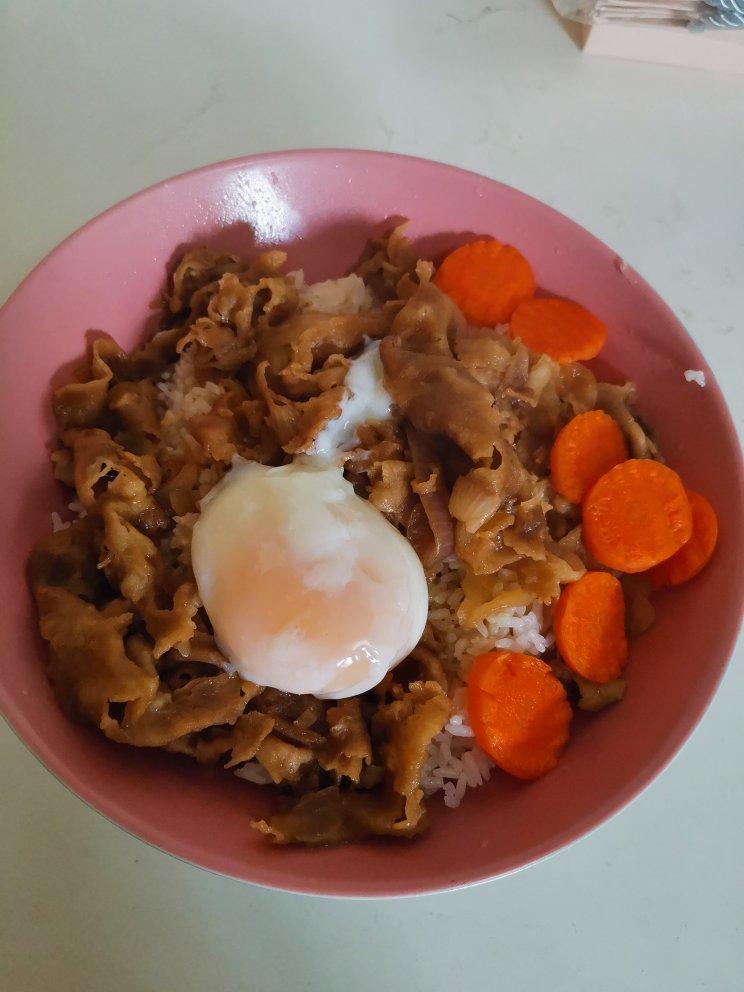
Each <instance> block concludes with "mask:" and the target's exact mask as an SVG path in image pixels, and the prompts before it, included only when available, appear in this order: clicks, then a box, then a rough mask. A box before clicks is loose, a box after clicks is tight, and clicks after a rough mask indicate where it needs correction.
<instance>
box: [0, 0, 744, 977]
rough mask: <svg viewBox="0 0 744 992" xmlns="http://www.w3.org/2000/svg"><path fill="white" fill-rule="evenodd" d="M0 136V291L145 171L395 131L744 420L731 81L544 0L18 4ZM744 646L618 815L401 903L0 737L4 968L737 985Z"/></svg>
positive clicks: (740, 967) (1, 97)
mask: <svg viewBox="0 0 744 992" xmlns="http://www.w3.org/2000/svg"><path fill="white" fill-rule="evenodd" d="M0 134H1V135H2V139H0V183H1V184H2V191H3V196H2V200H1V201H0V230H2V238H1V239H0V299H1V298H3V297H4V296H5V295H7V294H8V293H9V292H10V291H11V290H12V289H13V287H14V286H15V285H16V284H17V283H18V282H19V281H20V279H21V278H22V277H23V275H24V274H25V273H26V272H27V271H28V270H29V269H30V268H31V267H32V266H33V265H34V264H35V263H36V262H37V261H38V260H39V259H40V258H41V257H42V256H43V255H44V254H45V253H46V252H47V251H48V250H49V249H51V248H52V247H54V245H55V244H56V243H57V242H59V241H60V240H61V239H62V238H63V237H64V236H65V235H66V234H68V233H69V232H70V231H72V230H73V229H74V228H76V227H78V226H79V225H80V224H81V223H82V222H83V221H85V220H87V219H88V218H89V217H91V216H93V215H94V214H96V213H98V212H99V211H101V210H103V209H104V208H105V207H107V206H109V205H110V204H112V203H114V202H115V201H117V200H119V199H121V198H122V197H124V196H127V195H128V194H129V193H132V192H134V191H135V190H137V189H139V188H141V187H143V186H146V185H149V184H150V183H152V182H154V181H155V180H158V179H161V178H163V177H166V176H169V175H172V174H174V173H178V172H182V171H184V170H185V169H190V168H192V167H195V166H198V165H201V164H204V163H207V162H210V161H215V160H219V159H226V158H230V157H232V156H237V155H242V154H246V153H250V152H258V151H266V150H272V149H282V148H292V147H312V146H317V147H320V146H349V147H360V148H379V149H392V150H395V151H400V152H407V153H412V154H415V155H421V156H425V157H429V158H434V159H440V160H443V161H447V162H452V163H455V164H457V165H461V166H465V167H467V168H469V169H474V170H476V171H478V172H482V173H484V174H485V175H488V176H492V177H494V178H497V179H500V180H503V181H504V182H506V183H510V184H512V185H514V186H517V187H519V188H521V189H523V190H525V191H526V192H528V193H531V194H532V195H534V196H536V197H538V198H540V199H541V200H544V201H546V202H547V203H550V204H552V205H553V206H555V207H557V208H558V209H559V210H561V211H563V212H564V213H566V214H568V215H569V216H571V217H573V218H574V219H575V220H577V221H578V222H579V223H580V224H583V225H584V226H586V227H587V228H589V230H591V231H592V232H594V233H595V234H596V235H598V236H599V237H600V238H602V239H603V240H605V241H606V242H608V243H609V244H610V245H612V246H613V248H614V249H615V250H616V251H617V252H618V253H619V254H620V255H621V256H622V257H624V258H626V259H628V261H629V262H630V263H631V264H632V265H633V266H634V267H635V268H637V269H638V270H639V271H640V272H641V273H642V274H643V275H644V276H645V277H646V278H647V279H649V280H650V282H651V283H652V284H653V285H654V286H655V287H656V289H657V290H658V291H659V292H660V293H661V295H662V296H663V297H664V298H665V299H666V300H667V301H668V302H669V304H670V305H671V306H672V308H673V309H674V310H675V312H676V313H677V314H678V315H679V316H680V318H681V319H682V321H683V322H684V323H685V324H686V326H687V327H688V328H689V330H690V332H691V334H692V335H693V336H694V338H695V339H696V341H697V342H698V344H699V345H700V346H701V348H702V350H703V352H704V353H705V355H706V357H707V359H708V361H709V362H710V365H711V366H712V368H713V369H714V371H715V373H716V375H717V376H718V379H719V382H720V383H721V385H722V388H723V390H724V393H725V394H726V395H727V397H728V400H729V403H730V404H731V407H732V410H733V412H734V415H735V418H736V420H737V423H738V424H739V425H740V426H741V422H742V414H743V413H744V400H743V398H742V390H741V386H740V378H741V372H742V368H744V365H743V364H742V358H743V357H744V356H743V353H742V343H741V342H742V338H741V328H740V327H737V326H736V321H737V320H738V321H741V311H742V302H744V240H743V239H744V187H743V186H742V183H741V173H740V165H741V162H742V161H743V160H744V103H742V99H741V84H740V83H739V84H737V83H735V80H734V78H733V77H726V76H722V75H717V74H715V73H705V72H694V71H687V70H682V69H671V68H662V67H656V66H647V65H642V64H633V63H624V62H616V61H609V60H608V61H604V60H599V59H592V58H591V57H589V56H582V55H581V54H580V53H579V52H578V51H577V49H576V47H575V46H574V44H573V42H572V40H571V39H570V38H569V36H568V34H567V33H566V31H565V30H564V28H563V26H562V25H561V24H560V22H559V21H558V20H557V19H556V18H555V17H554V16H553V14H552V10H551V9H550V8H549V7H548V5H547V4H546V3H543V2H539V0H522V2H520V0H495V2H492V3H490V4H487V5H485V4H484V3H483V2H482V0H472V2H471V0H449V3H444V2H440V0H408V2H407V3H396V2H395V0H386V2H382V0H378V2H377V3H361V2H357V0H352V2H350V3H349V2H348V0H347V2H344V0H339V2H333V0H315V2H314V3H312V4H309V3H303V2H299V0H286V2H284V3H281V4H261V5H259V4H258V3H251V2H245V0H222V2H220V3H209V2H208V0H207V2H205V0H202V2H199V3H196V2H191V0H160V2H158V3H151V2H149V0H148V2H145V0H136V2H129V3H125V4H109V3H103V2H81V0H66V3H65V4H58V3H54V2H51V0H5V2H4V3H3V4H0ZM737 163H738V164H737ZM691 388H697V387H691ZM743 647H744V645H742V643H741V642H740V645H739V650H738V653H737V656H736V658H735V660H734V662H732V665H731V667H730V669H729V672H728V674H727V676H726V679H725V681H724V683H723V685H722V687H721V689H720V691H719V693H718V695H717V697H716V698H715V700H714V702H713V704H712V706H711V707H710V709H709V711H708V713H707V715H706V716H705V718H704V719H703V721H702V723H701V725H700V726H699V728H698V729H697V731H696V732H695V734H694V736H693V737H692V739H691V740H690V742H689V743H688V744H687V746H686V747H685V748H684V750H683V752H682V753H681V754H680V755H679V756H678V758H677V759H676V760H675V761H674V762H673V764H672V765H671V767H670V768H669V769H668V770H667V771H666V772H665V773H664V774H663V775H662V776H661V777H660V778H659V779H658V781H656V782H655V783H654V784H653V786H652V787H651V788H650V789H648V791H647V792H646V793H645V794H644V795H642V796H641V797H640V798H639V799H638V800H637V801H636V802H634V803H633V804H632V805H631V806H630V807H629V808H628V809H626V810H625V811H624V812H622V813H620V814H619V815H618V816H616V817H615V818H614V819H613V820H612V821H611V822H609V823H608V824H606V825H605V826H603V827H601V828H600V829H599V830H597V831H596V832H595V833H593V834H592V835H590V836H589V837H586V838H585V839H583V840H582V841H580V842H578V843H577V844H575V845H573V846H572V847H570V848H569V849H567V850H564V851H561V852H559V853H558V854H557V855H555V856H553V857H552V858H550V859H549V860H547V861H544V862H542V863H540V864H538V865H534V866H532V867H530V868H528V869H525V870H523V871H521V872H519V873H517V874H515V875H513V876H510V877H508V878H503V879H499V880H496V881H494V882H491V883H488V884H486V885H483V886H480V887H477V888H474V889H471V890H468V891H462V892H455V893H448V894H443V895H438V896H427V897H421V898H416V899H408V900H397V901H396V900H392V901H378V902H346V901H334V900H323V899H312V898H307V897H297V896H290V895H286V894H282V893H274V892H269V891H263V890H259V889H256V888H253V887H250V886H247V885H243V884H240V883H237V882H234V881H230V880H227V879H222V878H218V877H215V876H212V875H209V874H207V873H206V872H203V871H200V870H198V869H196V868H192V867H190V866H189V865H186V864H181V863H180V862H178V861H176V860H174V859H172V858H170V857H167V856H166V855H164V854H161V853H159V852H158V851H155V850H152V849H150V848H149V847H146V846H145V845H144V844H143V843H140V842H139V841H137V840H134V839H133V838H131V837H129V836H127V835H126V834H125V833H123V832H122V831H121V830H119V829H118V828H116V827H115V826H112V825H111V824H110V823H108V822H106V821H105V820H104V819H103V818H102V817H100V816H98V815H97V814H96V813H94V812H92V811H91V810H90V809H88V808H87V807H86V806H84V805H83V804H82V803H81V802H80V801H79V800H77V799H76V798H75V797H74V796H73V795H71V794H70V793H69V792H67V791H66V790H65V789H64V788H63V787H62V786H61V785H60V784H59V783H57V782H56V781H55V780H54V779H53V778H52V777H51V775H49V774H48V773H47V772H46V771H45V770H44V769H43V768H42V767H41V766H40V765H39V764H38V763H37V761H36V759H35V758H33V757H32V756H31V755H30V754H29V753H27V751H26V750H25V749H24V747H23V746H22V745H21V744H20V743H19V742H18V741H17V740H16V739H15V737H14V736H13V734H12V733H11V732H10V730H8V729H7V728H6V727H4V728H3V729H2V731H1V733H2V757H1V759H0V774H1V776H2V778H1V783H0V789H2V794H3V796H4V801H3V803H2V804H1V805H0V826H1V828H2V837H3V840H4V843H3V845H2V851H1V852H0V854H1V858H2V877H1V880H0V900H1V903H0V962H1V963H0V987H2V988H3V989H4V990H7V992H36V990H46V989H48V988H54V989H55V990H56V992H67V990H70V992H72V990H80V989H84V990H87V989H96V990H98V989H102V990H106V992H118V990H127V992H150V990H158V992H170V990H175V989H179V990H184V992H187V990H188V992H190V990H195V992H196V990H200V992H201V990H203V989H218V988H219V989H224V990H226V992H232V990H243V989H250V990H261V992H264V990H266V992H271V990H287V989H290V988H293V989H297V990H298V992H300V990H303V992H304V990H307V992H311V990H316V989H317V990H320V989H322V990H324V992H336V990H338V992H345V990H347V989H351V988H354V989H356V990H359V992H364V990H368V989H369V990H371V989H374V990H397V989H400V988H402V987H404V985H406V984H410V985H411V987H413V988H415V989H428V990H431V992H439V990H445V989H450V988H452V987H460V988H462V989H464V990H467V992H470V990H471V989H476V988H479V989H486V988H488V989H491V988H497V987H498V988H500V989H505V990H509V992H522V990H533V989H542V988H550V989H551V992H564V990H571V992H583V990H587V992H588V990H592V992H595V990H598V992H620V990H630V989H632V990H634V992H642V990H661V992H663V990H666V989H674V990H675V992H690V990H697V989H707V990H711V992H738V990H741V989H742V988H744V901H743V900H742V890H743V889H744V859H742V857H741V831H742V822H743V820H744V775H742V774H741V769H740V767H739V762H737V760H736V758H737V757H740V756H741V754H742V723H741V712H742V702H743V701H744V696H743V690H744V670H743V668H742V665H741V662H742V661H743V660H744V651H743V650H742V648H743ZM737 662H738V663H737ZM723 756H729V760H725V758H724V757H723Z"/></svg>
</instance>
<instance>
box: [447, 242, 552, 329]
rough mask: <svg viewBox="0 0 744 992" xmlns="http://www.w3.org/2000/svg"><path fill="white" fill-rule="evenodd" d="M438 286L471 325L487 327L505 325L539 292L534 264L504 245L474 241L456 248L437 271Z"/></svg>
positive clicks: (514, 249)
mask: <svg viewBox="0 0 744 992" xmlns="http://www.w3.org/2000/svg"><path fill="white" fill-rule="evenodd" d="M434 282H435V284H436V285H437V286H438V287H439V288H440V289H441V290H442V292H443V293H446V294H447V296H449V297H450V298H451V299H452V300H454V302H455V303H456V304H457V305H458V307H459V308H460V309H461V310H462V312H463V314H464V315H465V317H466V318H467V320H468V321H469V322H470V323H471V324H480V325H482V326H483V327H494V326H495V325H496V324H503V323H505V322H506V321H507V320H508V319H509V318H510V317H511V315H512V314H513V313H514V310H515V308H516V307H517V306H519V304H520V303H522V302H523V301H524V300H528V299H530V297H531V296H532V295H533V294H534V292H535V277H534V275H533V273H532V267H531V266H530V263H529V262H528V261H527V259H526V258H525V257H524V255H522V253H521V252H519V251H517V249H516V248H513V247H512V246H511V245H502V244H501V242H500V241H471V242H469V243H468V244H466V245H462V247H461V248H456V249H455V251H453V252H451V253H450V254H449V255H447V257H446V258H445V260H444V261H443V262H442V264H441V265H440V266H439V268H438V269H437V273H436V275H435V277H434Z"/></svg>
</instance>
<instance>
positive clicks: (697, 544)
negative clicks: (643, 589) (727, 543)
mask: <svg viewBox="0 0 744 992" xmlns="http://www.w3.org/2000/svg"><path fill="white" fill-rule="evenodd" d="M687 498H688V500H689V501H690V508H691V509H692V536H691V537H690V540H689V541H688V542H687V544H683V545H682V547H681V548H680V549H679V551H677V552H676V553H675V554H673V555H672V557H671V558H667V560H666V561H663V562H661V564H659V565H657V566H656V567H655V568H652V569H651V571H650V572H649V573H648V577H649V579H650V580H651V584H652V585H653V587H654V588H655V589H661V588H662V586H678V585H680V584H681V583H682V582H687V580H688V579H692V578H694V576H696V575H697V574H698V572H700V571H701V570H702V569H703V568H704V567H705V566H706V565H707V564H708V562H709V561H710V558H711V555H712V554H713V552H714V550H715V547H716V542H717V541H718V517H717V516H716V511H715V510H714V509H713V507H712V506H711V505H710V503H709V502H708V500H707V499H706V498H705V496H702V495H701V494H700V493H693V492H690V490H689V489H688V490H687Z"/></svg>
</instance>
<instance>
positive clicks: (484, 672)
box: [468, 651, 572, 779]
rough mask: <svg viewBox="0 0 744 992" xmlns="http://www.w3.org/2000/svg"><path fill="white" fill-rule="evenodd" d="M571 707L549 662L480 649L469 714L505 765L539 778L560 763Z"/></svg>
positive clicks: (473, 671) (487, 746) (490, 752)
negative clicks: (480, 653) (485, 652)
mask: <svg viewBox="0 0 744 992" xmlns="http://www.w3.org/2000/svg"><path fill="white" fill-rule="evenodd" d="M571 716H572V714H571V707H570V706H569V704H568V700H567V699H566V691H565V689H564V688H563V686H562V684H561V683H560V682H559V681H558V679H557V678H556V677H555V675H554V674H553V673H552V671H551V670H550V668H549V667H548V665H546V664H545V663H544V662H542V661H540V659H539V658H533V657H532V656H531V655H527V654H517V653H516V652H513V651H492V652H488V653H487V654H482V655H479V656H478V657H477V658H476V659H475V662H474V664H473V667H472V669H471V670H470V675H469V676H468V718H469V720H470V725H471V726H472V728H473V731H474V732H475V738H476V740H477V741H478V743H479V744H480V746H481V747H482V748H483V750H484V751H485V752H486V754H488V755H490V756H491V758H493V760H494V761H495V762H496V764H497V765H498V766H499V768H501V769H503V770H504V771H505V772H508V773H509V774H510V775H514V776H515V777H516V778H522V779H535V778H539V777H540V776H541V775H545V773H546V772H549V771H550V770H551V768H554V767H555V765H556V764H557V763H558V758H559V757H560V755H561V752H562V751H563V748H564V747H565V746H566V742H567V741H568V728H569V725H570V723H571Z"/></svg>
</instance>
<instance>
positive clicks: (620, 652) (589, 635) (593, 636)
mask: <svg viewBox="0 0 744 992" xmlns="http://www.w3.org/2000/svg"><path fill="white" fill-rule="evenodd" d="M553 631H554V632H555V640H556V643H557V645H558V650H559V651H560V653H561V658H563V660H564V661H565V663H566V664H567V665H568V667H569V668H570V669H571V671H572V672H576V674H577V675H581V676H582V678H585V679H589V681H590V682H599V683H604V682H612V680H613V679H616V678H618V677H619V676H620V673H621V672H622V670H623V668H625V664H626V662H627V660H628V642H627V640H626V639H625V599H624V597H623V588H622V586H621V585H620V583H619V582H618V580H617V579H616V578H615V576H614V575H610V573H609V572H586V573H585V574H584V575H582V577H581V578H580V579H579V580H578V581H577V582H571V583H570V584H569V585H567V586H565V588H564V589H563V592H562V593H561V595H560V599H559V600H558V603H557V605H556V608H555V612H554V614H553Z"/></svg>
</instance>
